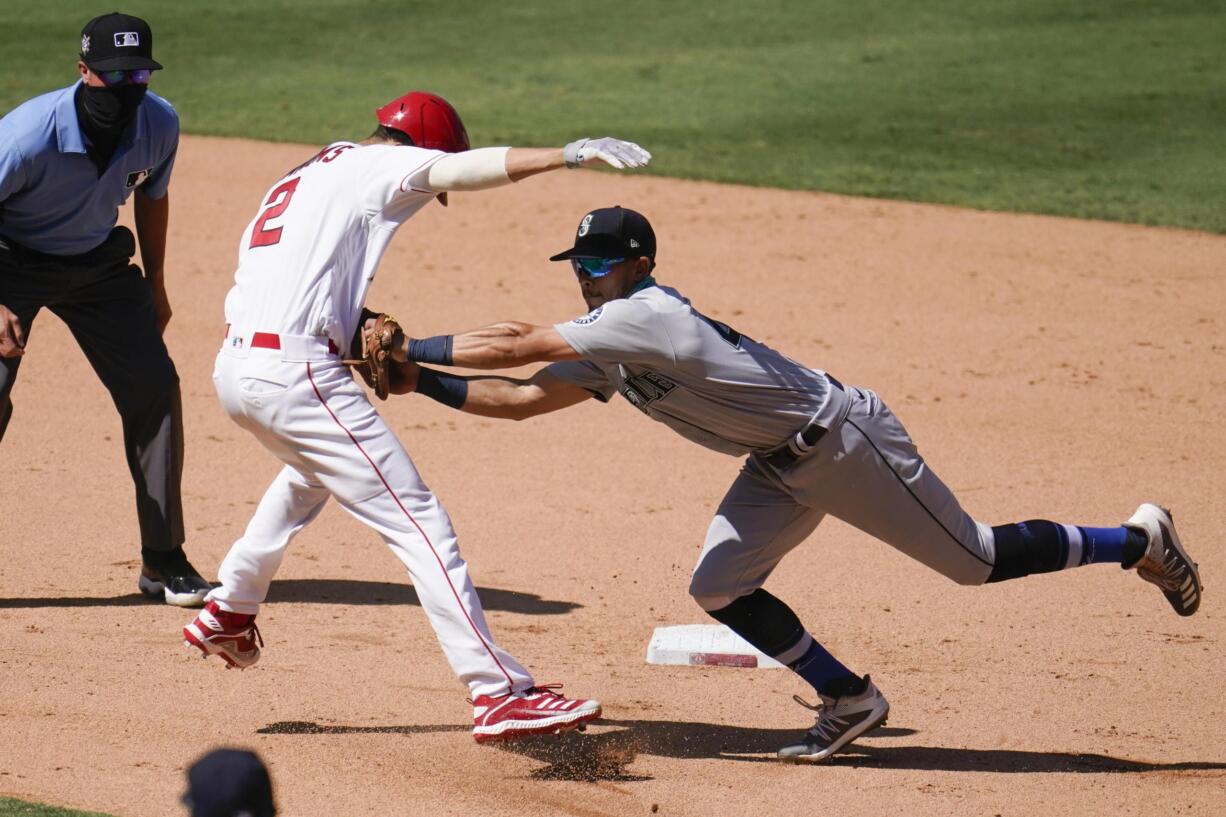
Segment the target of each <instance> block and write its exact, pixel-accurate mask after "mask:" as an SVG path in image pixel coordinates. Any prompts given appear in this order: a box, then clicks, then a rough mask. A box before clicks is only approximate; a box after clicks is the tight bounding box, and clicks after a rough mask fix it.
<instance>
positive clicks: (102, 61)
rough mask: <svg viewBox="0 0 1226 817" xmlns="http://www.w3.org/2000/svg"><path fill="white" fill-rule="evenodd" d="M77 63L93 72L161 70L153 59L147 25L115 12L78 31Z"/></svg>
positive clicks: (150, 36) (128, 15) (137, 19)
mask: <svg viewBox="0 0 1226 817" xmlns="http://www.w3.org/2000/svg"><path fill="white" fill-rule="evenodd" d="M81 59H82V61H84V63H85V64H86V65H87V66H89V69H90V70H91V71H94V72H98V71H136V70H141V69H144V70H147V71H157V70H158V69H160V68H161V67H162V64H161V63H159V62H158V61H157V60H155V59H154V58H153V32H152V31H151V30H150V29H149V24H148V23H146V22H145V21H144V20H142V19H141V18H139V17H134V16H132V15H131V14H120V13H119V12H117V11H113V12H111V13H110V14H103V15H101V16H99V17H95V18H94V19H92V20H90V21H89V22H88V23H86V24H85V28H83V29H81Z"/></svg>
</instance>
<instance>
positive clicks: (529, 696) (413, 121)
mask: <svg viewBox="0 0 1226 817" xmlns="http://www.w3.org/2000/svg"><path fill="white" fill-rule="evenodd" d="M377 115H378V121H379V127H378V128H377V129H376V131H375V132H374V133H373V134H372V135H371V136H370V137H369V138H367V139H365V140H363V141H361V142H335V143H333V144H331V145H328V146H327V147H325V148H324V149H323V150H321V151H320V152H319V153H318V154H316V155H315V156H314V157H313V158H311V159H310V160H309V161H307V162H305V163H303V164H302V165H300V166H299V167H297V168H295V169H293V170H292V171H290V172H289V173H288V174H286V175H285V176H284V177H283V178H281V179H279V180H278V181H277V182H276V183H275V184H274V185H273V186H272V187H271V188H270V189H269V191H268V193H267V194H266V195H265V197H264V199H263V203H262V204H261V205H260V210H259V212H258V213H257V214H256V216H255V218H254V219H252V221H251V223H250V224H249V225H248V227H247V229H246V230H245V231H244V233H243V237H242V241H241V244H240V247H239V259H238V262H239V263H238V271H237V272H236V273H235V283H234V287H233V289H231V290H230V292H229V294H228V295H227V297H226V304H225V312H226V321H227V330H226V337H225V341H224V343H223V344H222V348H221V351H220V352H219V353H218V355H217V361H216V368H215V370H214V373H213V380H214V384H215V386H216V389H217V394H218V396H219V398H220V399H221V404H222V406H223V408H224V409H225V411H226V412H227V414H229V415H230V417H231V418H232V419H233V420H234V421H235V422H236V423H238V425H239V426H241V427H242V428H244V429H246V430H248V431H250V432H251V433H252V434H253V435H254V436H255V437H256V439H257V440H259V441H260V443H261V444H262V445H263V446H264V447H265V448H267V449H268V450H269V451H270V452H272V454H273V455H275V456H276V457H277V458H278V459H280V460H281V462H283V463H284V464H285V467H284V468H283V469H282V470H281V472H280V473H279V474H278V475H277V477H276V479H275V480H274V481H273V483H272V485H271V486H270V487H269V488H268V491H267V492H266V493H265V494H264V498H263V499H262V500H261V501H260V504H259V507H258V508H257V510H256V512H255V515H254V516H253V517H252V519H251V522H250V523H249V524H248V526H247V529H246V532H245V533H244V534H243V536H242V537H241V538H240V539H238V541H236V542H235V543H234V545H233V547H232V548H231V549H230V552H229V553H228V554H227V555H226V557H225V559H224V560H223V561H222V564H221V567H220V568H219V569H218V578H219V581H220V586H219V587H217V588H215V589H213V590H212V592H210V593H209V595H208V599H207V603H206V605H205V609H204V610H203V611H202V612H201V613H200V615H199V616H198V617H197V618H196V619H195V620H194V621H192V622H191V623H190V624H188V625H187V626H186V627H185V628H184V630H183V635H184V638H185V640H186V642H187V644H188V645H189V646H194V647H196V648H199V649H200V650H201V651H203V652H204V654H205V656H206V657H207V656H208V655H218V656H220V657H221V658H222V659H224V660H225V661H226V663H227V664H228V665H229V666H233V667H239V668H244V667H249V666H251V665H252V664H254V663H255V662H256V661H257V660H258V659H259V656H260V644H261V643H262V642H260V641H259V638H260V636H259V631H258V629H256V626H255V617H256V614H257V613H258V612H259V608H260V603H261V602H263V601H264V599H265V597H266V595H267V593H268V588H269V584H270V582H271V581H272V579H273V576H274V574H275V573H276V571H277V568H278V566H279V565H280V563H281V559H282V556H283V554H284V552H285V548H286V546H287V545H288V544H289V541H290V539H292V538H293V536H294V535H295V534H296V533H298V531H300V530H302V528H304V527H305V526H306V525H307V524H309V523H310V522H311V520H313V519H314V518H315V517H316V516H317V515H318V514H319V512H320V510H321V509H322V508H323V506H324V503H326V502H327V500H328V498H329V497H335V498H336V500H337V501H338V502H339V503H340V504H341V506H342V507H343V508H344V509H345V510H346V511H348V512H349V513H351V514H353V515H354V516H355V517H357V518H358V519H359V520H361V521H362V522H364V523H365V524H367V525H369V526H370V527H371V528H373V529H375V530H376V531H377V532H378V533H379V535H380V536H381V537H383V540H384V541H385V542H387V544H388V546H389V547H391V549H392V552H393V553H394V554H395V555H396V556H397V558H399V559H400V560H401V561H402V562H403V563H404V565H405V567H407V568H408V572H409V575H410V576H411V577H412V580H413V585H414V586H415V588H416V590H417V594H418V597H419V598H420V599H421V605H422V608H423V609H424V610H425V612H426V615H427V616H428V617H429V620H430V623H431V625H432V626H433V627H434V631H435V633H436V635H437V636H438V639H439V643H440V644H441V645H442V648H443V652H444V653H445V654H446V656H447V660H448V661H449V662H450V664H451V667H452V669H453V670H454V671H455V673H456V675H458V676H459V677H460V679H461V681H463V682H464V683H465V684H467V685H468V687H469V689H470V691H471V695H472V700H473V706H474V729H473V734H474V737H475V738H476V739H477V741H479V742H482V741H487V740H507V739H512V738H516V737H521V736H523V735H528V734H538V733H549V732H557V731H560V730H563V729H569V728H573V727H576V726H579V725H581V724H583V723H585V722H587V721H590V720H593V719H595V718H597V717H599V716H600V704H599V703H598V702H597V701H594V700H571V699H567V698H565V697H563V696H562V695H560V694H558V693H556V692H554V691H553V689H552V688H547V687H538V686H537V685H536V684H535V683H534V681H533V679H532V676H531V675H530V674H529V673H528V671H527V670H526V669H524V667H523V666H521V665H520V664H519V662H517V661H516V660H515V659H514V658H513V657H512V656H511V655H509V654H508V653H507V652H506V651H504V650H503V649H501V648H500V647H498V645H497V644H495V643H494V639H493V637H492V636H491V635H490V631H489V627H488V626H487V625H486V621H485V617H484V615H483V613H482V609H481V602H480V600H479V599H478V598H477V594H476V592H475V590H474V588H473V584H472V582H471V580H470V579H469V576H468V568H467V566H466V564H465V562H464V560H463V559H462V558H461V556H460V553H459V550H458V548H457V545H456V535H455V531H454V530H453V529H452V525H451V520H450V519H449V518H448V516H447V512H446V511H445V510H444V509H443V507H442V505H441V504H440V503H439V501H438V499H437V498H436V497H435V496H434V494H433V493H431V491H430V489H429V488H427V487H426V485H425V483H424V482H423V481H422V478H421V476H420V475H419V474H418V472H417V469H416V467H415V466H414V464H413V461H412V459H410V457H409V455H408V453H407V452H406V451H405V449H404V447H403V446H402V445H401V444H400V441H399V440H397V438H396V436H395V434H393V433H392V431H391V430H390V429H389V428H388V427H387V425H386V424H385V423H384V422H383V419H382V418H381V417H380V416H379V414H378V412H376V411H375V409H374V407H373V406H372V405H371V403H370V401H369V400H368V398H367V395H366V393H365V391H364V390H363V389H362V388H361V387H360V386H359V385H358V384H357V383H356V382H355V381H354V380H353V377H352V376H351V372H350V371H349V369H348V368H347V367H346V366H345V365H343V364H342V362H341V358H340V356H338V350H341V349H347V348H348V346H349V342H350V338H351V337H353V335H354V332H355V330H356V329H357V325H358V322H359V314H360V312H361V309H362V304H363V302H364V300H365V298H366V292H367V289H368V288H369V287H370V284H371V281H372V280H373V278H374V276H375V271H376V269H377V268H378V265H379V259H380V257H381V256H382V255H383V251H384V249H385V248H386V247H387V244H388V242H389V241H390V240H391V238H392V236H393V235H394V234H395V232H396V230H397V229H398V228H399V227H400V226H401V225H402V224H404V222H405V221H407V220H408V219H409V218H410V217H411V216H412V215H413V214H414V213H416V212H417V211H419V210H420V209H421V208H423V207H425V206H426V205H427V204H429V203H430V202H431V201H432V200H433V199H435V198H436V197H445V196H446V194H447V192H449V191H463V190H480V189H482V188H487V187H494V186H497V185H504V184H509V183H511V182H513V181H518V180H519V179H522V178H525V177H527V176H530V175H533V174H536V173H540V172H543V171H547V170H554V169H556V168H561V167H564V166H569V167H577V166H579V165H581V164H584V163H586V162H591V161H595V160H599V161H603V162H605V163H606V164H609V165H612V166H613V167H617V168H621V167H638V166H641V165H644V164H646V163H647V162H648V160H649V159H650V154H648V153H647V152H646V151H644V150H643V149H642V148H640V147H639V146H638V145H635V144H633V143H631V142H623V141H620V140H617V139H612V138H604V139H595V140H587V139H582V140H578V141H576V142H572V143H571V144H569V145H567V146H566V147H565V148H552V149H537V148H505V147H492V148H481V149H476V150H469V149H468V148H469V145H468V135H467V133H466V132H465V130H464V126H463V123H462V122H461V121H460V118H459V116H458V114H457V113H456V112H455V110H454V109H453V108H452V107H451V105H449V104H448V103H447V102H446V101H445V100H443V99H442V98H441V97H438V96H435V95H433V94H426V93H421V92H412V93H409V94H406V95H405V96H402V97H399V98H397V99H395V100H393V101H392V102H390V103H388V104H387V105H385V106H384V107H382V108H380V109H379V110H378V112H377ZM444 203H445V200H444Z"/></svg>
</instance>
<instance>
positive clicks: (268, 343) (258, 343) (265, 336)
mask: <svg viewBox="0 0 1226 817" xmlns="http://www.w3.org/2000/svg"><path fill="white" fill-rule="evenodd" d="M229 334H230V325H229V324H226V335H227V336H229ZM247 345H248V346H250V347H252V348H254V349H280V348H281V336H280V335H277V334H274V333H272V332H252V333H251V342H250V343H249V344H247ZM328 351H329V352H331V353H332V354H334V355H339V354H340V350H339V349H337V348H336V344H335V343H333V342H332V338H328Z"/></svg>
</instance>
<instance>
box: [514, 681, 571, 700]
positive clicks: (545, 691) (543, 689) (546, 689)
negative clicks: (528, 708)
mask: <svg viewBox="0 0 1226 817" xmlns="http://www.w3.org/2000/svg"><path fill="white" fill-rule="evenodd" d="M561 688H562V685H561V684H541V685H540V686H534V687H531V688H529V689H525V690H524V694H525V695H536V694H538V693H539V694H541V695H550V696H552V697H554V698H565V697H566V696H565V695H563V694H562V693H561V692H554V690H555V689H561Z"/></svg>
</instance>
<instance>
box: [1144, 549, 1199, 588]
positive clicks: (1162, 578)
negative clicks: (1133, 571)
mask: <svg viewBox="0 0 1226 817" xmlns="http://www.w3.org/2000/svg"><path fill="white" fill-rule="evenodd" d="M1151 564H1153V567H1149V566H1148V565H1147V566H1144V567H1142V568H1140V569H1139V570H1138V571H1137V572H1138V573H1140V574H1141V576H1142V578H1146V579H1148V580H1149V581H1151V582H1153V583H1154V584H1156V585H1158V586H1159V587H1161V588H1162V589H1164V590H1169V591H1171V592H1176V591H1178V590H1179V586H1180V585H1181V584H1183V580H1184V578H1185V573H1186V572H1187V570H1186V566H1185V565H1184V564H1183V563H1182V561H1181V560H1180V558H1179V556H1178V554H1176V553H1175V552H1174V551H1172V550H1167V551H1163V559H1162V561H1161V562H1159V563H1156V564H1155V563H1153V562H1151Z"/></svg>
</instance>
